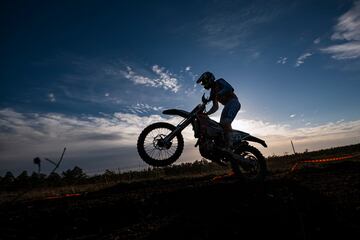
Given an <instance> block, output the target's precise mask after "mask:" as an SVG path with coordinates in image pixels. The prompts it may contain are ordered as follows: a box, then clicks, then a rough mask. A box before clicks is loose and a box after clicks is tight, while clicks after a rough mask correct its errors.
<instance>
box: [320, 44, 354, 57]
mask: <svg viewBox="0 0 360 240" xmlns="http://www.w3.org/2000/svg"><path fill="white" fill-rule="evenodd" d="M321 50H322V51H323V52H325V53H329V54H331V55H332V58H334V59H336V60H344V59H355V58H358V57H360V41H351V42H347V43H343V44H338V45H333V46H330V47H327V48H323V49H321Z"/></svg>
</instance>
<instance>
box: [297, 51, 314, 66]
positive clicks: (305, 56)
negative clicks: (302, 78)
mask: <svg viewBox="0 0 360 240" xmlns="http://www.w3.org/2000/svg"><path fill="white" fill-rule="evenodd" d="M311 55H312V53H304V54H302V55H301V56H300V57H298V58H297V60H296V64H295V67H300V65H301V64H303V63H304V61H305V59H306V58H308V57H310V56H311Z"/></svg>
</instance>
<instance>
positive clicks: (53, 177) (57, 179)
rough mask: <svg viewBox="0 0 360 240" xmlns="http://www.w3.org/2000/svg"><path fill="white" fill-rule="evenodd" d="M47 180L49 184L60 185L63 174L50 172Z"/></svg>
mask: <svg viewBox="0 0 360 240" xmlns="http://www.w3.org/2000/svg"><path fill="white" fill-rule="evenodd" d="M47 181H48V183H49V185H52V186H54V185H58V184H60V183H61V176H60V175H59V174H58V173H56V172H53V173H50V175H49V176H48V177H47Z"/></svg>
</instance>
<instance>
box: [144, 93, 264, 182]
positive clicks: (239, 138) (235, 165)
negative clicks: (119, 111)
mask: <svg viewBox="0 0 360 240" xmlns="http://www.w3.org/2000/svg"><path fill="white" fill-rule="evenodd" d="M201 100H202V103H200V104H199V105H197V106H196V107H195V108H194V109H193V110H192V111H191V112H187V111H184V110H179V109H168V110H165V111H163V114H165V115H175V116H180V117H183V118H184V119H183V120H182V121H181V122H180V123H179V124H178V125H177V126H174V125H172V124H170V123H166V122H157V123H154V124H151V125H149V126H147V127H146V128H145V129H144V130H143V131H142V132H141V133H140V135H139V137H138V141H137V150H138V153H139V155H140V157H141V158H142V159H143V160H144V162H146V163H147V164H149V165H151V166H155V167H163V166H168V165H170V164H172V163H174V162H175V161H176V160H177V159H178V158H179V157H180V155H181V153H182V151H183V148H184V138H183V136H182V134H181V132H182V130H184V129H185V128H186V127H187V126H188V125H190V124H191V125H192V128H193V131H194V137H195V138H197V139H198V140H197V142H196V144H195V147H197V146H199V151H200V154H201V156H202V157H204V158H206V159H208V160H210V161H213V162H215V163H217V164H220V165H222V166H227V165H228V164H229V163H230V164H231V168H232V170H233V172H234V173H235V175H236V176H238V177H242V178H245V179H247V180H251V181H259V180H263V179H264V178H265V175H266V172H267V166H266V161H265V158H264V156H263V155H262V153H261V152H260V151H259V150H258V149H257V148H255V147H253V146H251V145H249V142H257V143H259V144H261V145H262V146H263V147H267V145H266V143H265V141H264V140H262V139H260V138H257V137H254V136H252V135H250V134H249V133H246V132H242V131H239V130H232V132H231V136H232V139H233V147H232V153H229V152H228V151H224V148H222V147H223V146H224V133H223V132H224V131H223V128H222V126H221V125H220V124H219V123H218V122H216V121H214V120H212V119H210V118H209V117H208V116H207V115H206V114H205V110H206V105H207V103H208V102H209V100H208V99H207V98H206V97H205V94H204V95H203V96H202V98H201Z"/></svg>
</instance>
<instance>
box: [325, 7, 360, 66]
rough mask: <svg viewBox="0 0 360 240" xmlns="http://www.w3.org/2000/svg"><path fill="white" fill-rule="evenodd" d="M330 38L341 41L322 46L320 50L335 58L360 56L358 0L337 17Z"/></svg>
mask: <svg viewBox="0 0 360 240" xmlns="http://www.w3.org/2000/svg"><path fill="white" fill-rule="evenodd" d="M331 39H332V40H333V41H342V43H339V44H335V45H332V46H329V47H326V48H323V49H321V51H323V52H325V53H328V54H331V55H332V58H334V59H336V60H344V59H355V58H359V57H360V1H356V2H355V3H354V5H353V7H352V8H351V9H350V10H349V11H347V12H346V13H344V14H343V15H342V16H340V17H339V18H338V20H337V24H336V25H335V27H334V33H333V34H332V36H331ZM343 41H345V43H343Z"/></svg>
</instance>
